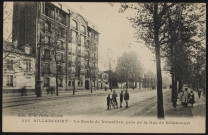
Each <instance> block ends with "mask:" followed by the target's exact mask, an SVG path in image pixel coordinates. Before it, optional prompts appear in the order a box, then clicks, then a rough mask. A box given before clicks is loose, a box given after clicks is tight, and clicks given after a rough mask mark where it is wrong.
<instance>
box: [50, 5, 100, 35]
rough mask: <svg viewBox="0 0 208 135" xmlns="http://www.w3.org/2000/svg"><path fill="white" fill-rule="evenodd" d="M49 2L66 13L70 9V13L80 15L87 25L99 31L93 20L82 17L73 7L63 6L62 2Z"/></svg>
mask: <svg viewBox="0 0 208 135" xmlns="http://www.w3.org/2000/svg"><path fill="white" fill-rule="evenodd" d="M50 3H51V4H53V5H54V6H56V7H58V8H59V9H61V10H63V11H65V12H66V13H69V11H71V12H72V13H74V14H76V15H79V16H81V17H82V18H83V19H84V20H85V21H86V22H87V23H88V27H90V28H91V29H93V30H95V31H96V32H97V33H99V32H98V28H97V26H96V25H95V24H94V23H93V22H91V21H89V20H88V19H87V18H86V17H83V16H82V15H81V14H80V13H77V12H76V11H75V10H74V9H73V8H69V7H68V6H65V5H64V4H63V3H60V2H50Z"/></svg>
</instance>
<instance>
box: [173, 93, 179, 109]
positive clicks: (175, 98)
mask: <svg viewBox="0 0 208 135" xmlns="http://www.w3.org/2000/svg"><path fill="white" fill-rule="evenodd" d="M177 98H178V96H177V94H174V95H173V108H174V110H176V107H177Z"/></svg>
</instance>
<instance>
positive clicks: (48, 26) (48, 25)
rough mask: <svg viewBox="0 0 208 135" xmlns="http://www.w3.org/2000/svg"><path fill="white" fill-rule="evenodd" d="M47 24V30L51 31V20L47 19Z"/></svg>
mask: <svg viewBox="0 0 208 135" xmlns="http://www.w3.org/2000/svg"><path fill="white" fill-rule="evenodd" d="M45 26H46V30H47V31H49V32H51V22H49V21H46V25H45Z"/></svg>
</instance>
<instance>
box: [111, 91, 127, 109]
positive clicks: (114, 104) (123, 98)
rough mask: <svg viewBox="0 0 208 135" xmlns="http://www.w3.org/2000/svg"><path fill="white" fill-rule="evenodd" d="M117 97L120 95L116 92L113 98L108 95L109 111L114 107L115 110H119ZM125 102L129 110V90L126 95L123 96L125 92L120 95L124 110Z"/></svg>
mask: <svg viewBox="0 0 208 135" xmlns="http://www.w3.org/2000/svg"><path fill="white" fill-rule="evenodd" d="M117 97H118V95H117V94H116V92H115V90H114V91H113V94H112V97H111V96H110V94H108V97H107V109H108V110H111V107H113V108H114V109H115V108H118V102H117ZM123 100H125V102H126V108H128V100H129V93H128V92H127V90H126V91H125V93H124V94H123V91H121V93H120V108H122V103H123Z"/></svg>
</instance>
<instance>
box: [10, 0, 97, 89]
mask: <svg viewBox="0 0 208 135" xmlns="http://www.w3.org/2000/svg"><path fill="white" fill-rule="evenodd" d="M13 9H14V14H13V39H12V40H13V42H17V43H18V48H20V49H21V48H22V46H25V45H26V44H27V45H29V46H30V47H31V49H32V54H33V55H34V56H35V58H36V67H35V69H36V74H38V73H40V76H41V82H42V83H41V87H42V89H43V90H46V89H47V88H49V87H52V86H56V85H58V88H59V90H71V89H73V86H75V87H76V89H90V84H92V87H95V88H97V80H98V44H99V32H98V30H97V28H96V26H95V25H94V24H92V23H90V22H89V21H87V20H86V19H85V18H84V17H83V16H82V15H80V14H79V13H75V12H73V11H71V10H70V9H68V8H66V7H65V6H64V5H62V4H60V3H54V2H14V8H13ZM39 54H40V55H39ZM38 56H40V58H39V57H38ZM38 62H39V63H40V66H39V67H38V65H39V64H38ZM38 69H40V70H38ZM36 81H37V76H36Z"/></svg>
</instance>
